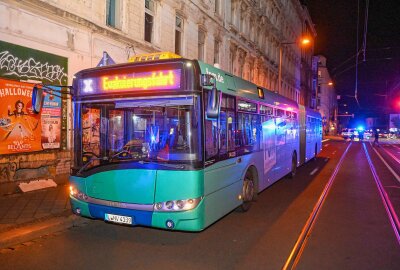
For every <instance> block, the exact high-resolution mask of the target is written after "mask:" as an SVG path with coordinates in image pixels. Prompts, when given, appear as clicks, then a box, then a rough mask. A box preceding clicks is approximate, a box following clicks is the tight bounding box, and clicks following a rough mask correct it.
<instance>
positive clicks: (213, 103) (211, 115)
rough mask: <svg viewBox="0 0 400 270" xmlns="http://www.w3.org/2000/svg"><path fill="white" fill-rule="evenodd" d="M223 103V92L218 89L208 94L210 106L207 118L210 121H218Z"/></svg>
mask: <svg viewBox="0 0 400 270" xmlns="http://www.w3.org/2000/svg"><path fill="white" fill-rule="evenodd" d="M220 102H221V92H220V91H218V90H217V88H216V87H213V88H212V89H211V92H209V93H208V104H207V110H206V117H207V118H208V119H217V118H218V115H219V107H220Z"/></svg>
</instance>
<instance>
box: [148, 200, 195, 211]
mask: <svg viewBox="0 0 400 270" xmlns="http://www.w3.org/2000/svg"><path fill="white" fill-rule="evenodd" d="M201 200H202V197H200V198H196V199H186V200H171V201H166V202H158V203H156V204H154V207H153V209H154V211H160V212H168V211H171V212H174V211H187V210H192V209H194V208H196V206H197V205H199V203H200V201H201Z"/></svg>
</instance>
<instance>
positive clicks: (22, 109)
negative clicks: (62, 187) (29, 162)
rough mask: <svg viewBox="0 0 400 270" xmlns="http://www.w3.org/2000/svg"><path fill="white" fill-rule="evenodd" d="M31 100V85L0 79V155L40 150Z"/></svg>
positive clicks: (39, 134)
mask: <svg viewBox="0 0 400 270" xmlns="http://www.w3.org/2000/svg"><path fill="white" fill-rule="evenodd" d="M31 99H32V84H31V83H23V82H18V81H11V80H4V79H0V104H1V106H0V154H16V153H24V152H33V151H40V150H42V144H41V131H42V128H41V120H40V115H38V114H35V113H34V112H33V111H32V101H31Z"/></svg>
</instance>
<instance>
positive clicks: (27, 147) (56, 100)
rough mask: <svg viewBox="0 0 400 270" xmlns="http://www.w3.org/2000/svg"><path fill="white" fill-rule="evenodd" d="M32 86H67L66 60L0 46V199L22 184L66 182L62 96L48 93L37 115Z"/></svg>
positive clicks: (67, 171)
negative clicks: (46, 181) (32, 98)
mask: <svg viewBox="0 0 400 270" xmlns="http://www.w3.org/2000/svg"><path fill="white" fill-rule="evenodd" d="M35 83H44V84H51V85H67V83H68V58H65V57H62V56H58V55H54V54H50V53H47V52H43V51H39V50H35V49H31V48H27V47H23V46H19V45H16V44H11V43H7V42H3V41H0V195H2V194H7V193H15V192H18V185H19V184H20V183H26V182H30V181H32V180H39V179H51V180H53V181H54V182H56V183H58V184H61V183H64V182H66V180H67V178H68V174H69V164H70V163H69V161H70V152H69V150H68V149H67V148H68V145H67V138H68V134H67V114H68V110H67V106H68V105H67V101H66V97H64V98H61V97H59V96H57V95H54V94H52V93H49V94H47V95H46V96H45V99H44V103H43V110H42V112H41V113H40V114H35V113H33V111H32V103H31V97H32V87H33V85H34V84H35ZM54 89H56V87H54Z"/></svg>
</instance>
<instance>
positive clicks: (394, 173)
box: [370, 142, 400, 183]
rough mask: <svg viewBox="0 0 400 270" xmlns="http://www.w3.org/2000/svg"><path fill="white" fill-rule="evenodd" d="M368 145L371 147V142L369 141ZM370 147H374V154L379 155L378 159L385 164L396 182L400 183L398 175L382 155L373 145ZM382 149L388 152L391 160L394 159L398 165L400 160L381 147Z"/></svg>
mask: <svg viewBox="0 0 400 270" xmlns="http://www.w3.org/2000/svg"><path fill="white" fill-rule="evenodd" d="M370 145H371V147H372V143H371V142H370ZM372 149H374V151H375V153H376V155H377V156H378V157H379V159H380V160H381V161H382V162H383V164H385V166H386V168H387V169H388V170H389V171H390V172H391V173H392V174H393V176H394V177H395V178H396V180H397V182H398V183H400V176H399V175H398V174H397V173H396V172H395V171H394V169H393V168H392V167H390V165H389V164H388V163H387V162H386V160H385V159H384V158H383V157H382V155H381V154H380V153H379V152H378V151H377V150H376V149H375V148H374V147H372ZM383 150H384V151H385V153H386V154H388V155H389V156H390V157H392V158H393V160H395V161H396V162H397V163H399V165H400V161H399V160H398V159H397V158H396V157H394V156H393V154H392V153H390V152H389V151H387V150H386V149H383Z"/></svg>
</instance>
